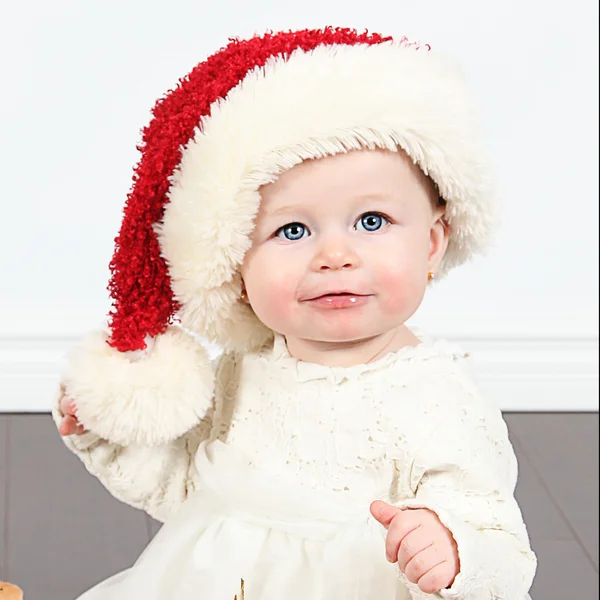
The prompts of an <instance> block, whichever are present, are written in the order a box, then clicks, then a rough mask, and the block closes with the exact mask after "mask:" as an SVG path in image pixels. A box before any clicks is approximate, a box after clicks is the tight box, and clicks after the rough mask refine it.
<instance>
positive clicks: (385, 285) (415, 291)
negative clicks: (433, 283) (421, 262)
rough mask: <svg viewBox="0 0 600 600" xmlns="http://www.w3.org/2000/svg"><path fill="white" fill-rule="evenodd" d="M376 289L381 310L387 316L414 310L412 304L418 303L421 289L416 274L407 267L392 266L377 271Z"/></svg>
mask: <svg viewBox="0 0 600 600" xmlns="http://www.w3.org/2000/svg"><path fill="white" fill-rule="evenodd" d="M377 287H378V289H379V290H380V292H382V293H381V294H380V299H381V303H380V306H381V309H382V311H383V312H384V313H385V314H387V315H390V316H392V315H396V314H398V313H404V312H406V311H407V310H408V311H410V310H414V308H415V307H414V306H413V305H414V304H415V303H417V304H418V303H419V302H420V298H419V296H420V288H421V287H422V286H421V284H420V282H419V278H418V277H417V274H416V272H415V271H414V270H413V269H411V268H410V266H407V265H394V266H389V267H387V268H385V267H383V268H381V269H378V272H377Z"/></svg>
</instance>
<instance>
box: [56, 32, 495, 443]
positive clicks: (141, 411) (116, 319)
mask: <svg viewBox="0 0 600 600" xmlns="http://www.w3.org/2000/svg"><path fill="white" fill-rule="evenodd" d="M153 115H154V116H153V119H152V121H151V122H150V124H149V125H148V127H146V128H145V129H144V131H143V141H142V144H141V146H140V148H139V150H140V151H141V154H142V157H141V160H140V162H139V164H138V165H137V168H136V170H135V176H134V183H133V187H132V190H131V192H130V194H129V196H128V199H127V203H126V206H125V213H124V219H123V224H122V227H121V231H120V233H119V236H118V238H117V240H116V251H115V254H114V257H113V260H112V262H111V265H110V268H111V272H112V279H111V282H110V285H109V290H110V292H111V296H112V298H113V310H112V312H111V315H110V332H109V334H108V335H107V336H100V335H95V336H92V337H91V338H88V340H86V341H84V344H83V346H82V347H80V348H79V349H78V350H77V351H76V353H75V355H74V357H73V360H72V361H71V364H70V368H69V372H68V375H67V378H66V385H67V388H68V391H69V393H70V394H71V395H73V396H74V397H75V398H76V400H77V403H78V407H79V413H78V416H79V419H80V421H81V422H82V423H83V424H84V425H86V426H87V427H88V428H90V429H91V430H92V431H95V432H97V433H98V434H99V435H102V437H105V438H107V439H110V440H112V441H115V442H117V443H131V442H142V443H161V442H164V441H167V440H169V439H173V438H175V437H177V436H179V435H181V434H182V433H184V432H185V431H187V430H188V429H189V428H190V427H192V426H193V425H194V424H196V423H197V422H198V421H199V420H200V419H201V418H202V417H203V416H204V415H205V414H206V411H207V410H209V409H210V405H211V398H212V390H213V375H212V372H211V370H210V367H209V366H208V361H207V359H206V357H205V355H204V351H203V349H202V348H201V347H200V346H198V345H197V344H196V343H195V342H194V341H193V340H192V339H191V338H188V336H187V334H186V333H185V332H184V331H183V330H182V329H180V328H178V327H173V322H174V320H175V319H178V320H179V321H180V323H181V325H182V326H183V328H184V329H186V330H189V331H191V332H193V333H196V334H198V335H201V336H203V337H205V338H208V339H210V340H212V341H214V342H216V343H217V344H218V345H220V346H221V347H222V348H224V350H225V351H242V352H244V351H248V350H251V349H256V348H259V347H261V346H262V345H264V343H265V342H266V341H267V340H268V339H269V337H270V336H271V335H272V332H271V331H269V330H268V329H267V328H266V327H265V326H264V325H263V324H262V323H261V322H260V321H258V319H257V318H256V316H255V315H254V313H253V312H252V309H251V308H250V307H249V306H248V305H247V304H246V303H244V302H242V301H241V299H240V292H241V279H240V274H239V267H240V264H241V263H242V260H243V258H244V255H245V253H246V251H247V250H248V248H249V246H250V234H251V232H252V229H253V219H254V217H255V216H256V214H257V211H258V208H259V202H260V196H259V188H260V186H262V185H264V184H266V183H269V182H272V181H274V180H275V179H276V178H277V177H278V175H279V174H281V173H282V172H284V171H286V170H287V169H290V168H291V167H293V166H294V165H296V164H298V163H300V162H302V161H303V160H306V159H314V158H319V157H323V156H327V155H333V154H336V153H340V152H347V151H350V150H352V149H361V148H371V149H374V148H379V149H388V150H392V151H397V150H398V149H402V150H403V151H404V152H406V154H408V156H410V157H411V158H412V160H413V161H414V162H415V163H416V164H418V165H419V167H420V168H421V169H422V170H423V172H424V173H425V174H426V175H428V176H429V177H430V178H431V179H432V180H433V181H434V182H435V184H436V185H437V187H438V189H439V193H440V195H441V197H442V198H443V199H444V200H445V202H446V205H447V206H446V219H447V221H448V224H449V227H450V238H449V246H448V251H447V253H446V255H445V257H444V261H443V263H442V266H441V269H440V271H441V273H440V274H444V273H445V272H446V271H448V269H450V268H451V267H454V266H456V265H458V264H460V263H463V262H464V261H466V260H467V259H468V258H469V257H470V256H471V255H472V254H473V253H474V252H478V251H480V250H482V249H483V248H484V247H485V245H486V243H487V242H488V238H489V234H490V232H491V229H492V225H493V222H494V216H493V205H492V194H491V181H490V175H489V171H488V168H487V162H486V160H485V158H484V157H485V151H484V149H483V147H482V144H481V141H480V136H479V133H478V127H477V122H476V121H477V120H476V108H475V105H474V102H473V99H472V97H471V95H470V94H469V91H468V90H467V87H466V84H465V80H464V77H463V75H462V74H461V72H460V71H459V69H458V68H457V67H456V66H455V65H454V64H453V63H452V62H450V61H449V60H448V59H447V58H444V57H442V56H440V55H438V54H436V53H435V52H432V51H431V49H430V48H429V46H420V45H418V44H413V43H409V42H408V41H407V40H406V38H402V39H400V40H397V41H394V40H393V39H392V38H389V37H383V36H381V35H378V34H369V33H357V32H355V31H353V30H348V29H333V28H328V29H324V30H305V31H299V32H286V33H277V34H267V35H264V36H261V37H254V38H252V39H249V40H247V41H239V40H231V41H230V43H229V44H228V45H227V46H226V47H225V48H223V49H222V50H220V51H219V52H217V53H216V54H214V55H213V56H211V57H210V58H208V59H207V60H206V61H205V62H203V63H200V64H199V65H198V66H196V67H195V68H194V69H193V70H192V71H191V72H190V73H189V75H187V76H186V77H185V78H183V79H181V80H180V82H179V84H178V86H177V87H176V88H175V89H174V90H172V91H170V92H169V93H168V94H167V95H166V96H165V97H163V98H161V99H160V100H159V101H158V102H157V104H156V106H155V107H154V110H153ZM148 341H151V345H150V346H147V343H148Z"/></svg>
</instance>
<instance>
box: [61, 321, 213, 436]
mask: <svg viewBox="0 0 600 600" xmlns="http://www.w3.org/2000/svg"><path fill="white" fill-rule="evenodd" d="M106 340H107V336H106V334H104V333H94V334H91V335H89V336H88V337H86V338H85V339H84V340H83V342H82V343H81V344H80V345H79V346H78V347H76V348H75V350H74V352H73V355H72V357H71V361H70V363H69V366H68V369H67V373H66V376H65V377H64V379H63V382H64V385H65V387H66V391H67V394H68V396H69V397H71V398H73V399H74V400H75V404H76V406H77V418H78V419H79V421H80V423H82V424H83V425H84V426H85V428H86V429H88V430H89V431H91V432H93V433H95V434H97V435H99V436H100V437H102V438H103V439H105V440H108V441H110V442H112V443H115V444H120V445H128V444H147V445H158V444H163V443H167V442H169V441H171V440H174V439H176V438H178V437H180V436H181V435H183V434H184V433H186V432H187V431H189V430H190V429H192V428H193V427H194V426H195V425H197V424H198V423H199V422H200V420H201V419H202V418H203V417H204V416H205V415H206V413H207V412H208V411H209V410H210V409H211V407H212V396H213V390H214V371H213V368H212V365H211V364H210V361H209V359H208V356H207V353H206V351H205V349H204V348H203V347H202V346H201V345H200V344H198V343H197V342H196V341H195V340H194V339H193V338H192V337H190V336H189V335H188V334H186V333H185V332H184V331H182V330H181V329H179V328H177V327H170V328H169V329H168V330H167V331H166V332H165V333H164V334H162V335H159V336H157V337H156V338H154V339H153V340H152V342H153V343H152V344H149V346H148V349H147V350H145V351H138V352H119V351H118V350H115V349H114V348H111V347H110V346H109V345H108V344H107V343H106Z"/></svg>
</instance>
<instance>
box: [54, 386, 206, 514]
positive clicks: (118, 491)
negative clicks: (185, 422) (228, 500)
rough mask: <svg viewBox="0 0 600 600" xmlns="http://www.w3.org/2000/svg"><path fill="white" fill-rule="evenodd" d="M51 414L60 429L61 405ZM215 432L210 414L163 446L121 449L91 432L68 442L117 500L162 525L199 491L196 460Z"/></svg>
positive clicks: (73, 436)
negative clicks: (198, 451)
mask: <svg viewBox="0 0 600 600" xmlns="http://www.w3.org/2000/svg"><path fill="white" fill-rule="evenodd" d="M59 401H60V398H59ZM52 416H53V418H54V420H55V422H56V424H57V425H58V424H59V422H60V420H61V419H62V416H63V415H62V414H61V412H60V408H59V402H57V403H56V404H55V407H54V409H53V411H52ZM210 429H211V414H210V413H209V414H207V415H206V416H205V417H204V418H203V419H202V420H201V421H200V423H199V424H198V425H196V426H195V427H194V428H193V429H191V430H190V431H189V432H187V433H186V434H184V435H182V436H180V437H179V438H177V439H175V440H172V441H170V442H164V443H162V444H158V445H145V444H127V445H119V444H116V443H113V442H109V441H107V440H105V439H102V438H101V437H100V436H99V435H97V434H95V433H92V432H87V433H84V434H82V435H71V436H65V437H64V438H63V441H64V443H65V445H66V446H67V448H69V450H71V452H73V453H74V454H75V455H76V456H78V457H79V459H80V460H81V461H82V462H83V464H84V465H85V467H86V469H87V470H88V471H89V472H90V473H91V474H92V475H93V476H94V477H97V478H98V479H99V480H100V482H101V483H102V484H103V485H104V487H105V488H106V489H107V490H108V491H109V492H110V493H111V494H112V495H113V496H114V497H115V498H117V499H118V500H120V501H122V502H124V503H126V504H129V505H130V506H133V507H135V508H138V509H141V510H143V511H145V512H147V513H148V514H149V515H150V516H152V517H153V518H155V519H156V520H158V521H161V522H163V521H166V520H167V518H168V517H169V516H170V515H171V514H172V513H173V512H174V511H175V510H176V509H177V508H178V507H179V506H180V505H181V504H182V503H183V502H184V501H185V500H186V498H187V497H188V495H189V494H190V493H192V492H193V491H194V489H195V484H196V482H197V478H196V473H195V468H194V462H193V458H194V455H195V453H196V450H197V449H198V446H199V444H200V442H202V441H203V440H205V439H208V437H209V435H210Z"/></svg>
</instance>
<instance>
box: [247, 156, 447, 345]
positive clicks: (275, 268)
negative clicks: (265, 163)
mask: <svg viewBox="0 0 600 600" xmlns="http://www.w3.org/2000/svg"><path fill="white" fill-rule="evenodd" d="M431 188H432V186H431V184H430V183H429V182H428V180H427V178H426V177H425V176H424V175H423V174H422V173H421V171H420V170H419V169H418V167H416V166H414V165H413V164H412V162H411V161H410V160H409V159H408V158H407V157H406V156H405V155H404V153H402V152H398V153H394V152H381V151H367V150H365V151H354V152H350V153H348V154H339V155H336V156H332V157H328V158H324V159H321V160H315V161H306V162H304V163H302V164H300V165H298V166H296V167H294V168H293V169H291V170H289V171H287V172H285V173H284V174H282V175H281V177H280V178H279V179H278V180H277V181H276V182H274V183H272V184H269V185H266V186H264V187H263V188H262V190H261V196H262V201H261V206H260V210H259V214H258V216H257V220H256V227H255V230H254V233H253V236H252V248H251V249H250V250H249V252H248V253H247V255H246V258H245V261H244V264H243V267H242V277H243V279H244V283H245V286H246V291H247V296H248V300H249V302H250V304H251V306H252V308H253V310H254V312H255V313H256V315H257V317H258V318H259V319H260V320H261V321H262V322H263V323H264V324H265V325H267V327H269V328H271V329H272V330H274V331H276V332H278V333H281V334H283V335H285V336H286V338H288V340H289V339H290V338H296V339H302V340H307V341H308V340H310V341H319V342H348V341H357V340H363V339H369V338H373V337H374V336H378V335H382V334H385V333H388V332H390V331H391V330H393V329H395V328H398V327H400V326H402V325H403V324H404V323H405V321H406V320H407V319H408V318H409V317H410V316H411V315H412V314H413V313H414V312H415V310H416V309H417V307H418V306H419V304H420V303H421V301H422V299H423V295H424V293H425V289H426V286H427V274H428V272H429V271H434V270H435V269H436V268H437V266H438V265H439V262H440V261H441V259H442V256H443V253H444V251H445V249H446V243H447V234H446V229H445V228H444V226H443V224H442V221H441V219H440V217H441V211H435V210H434V209H433V207H432V201H431V198H432V193H433V192H432V189H431Z"/></svg>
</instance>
